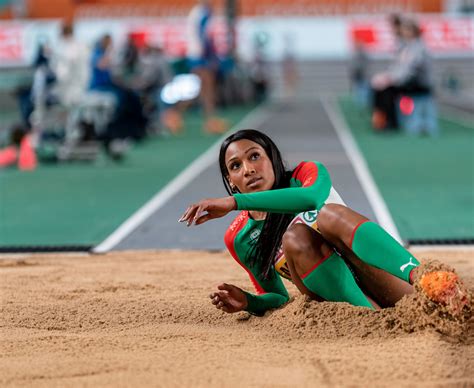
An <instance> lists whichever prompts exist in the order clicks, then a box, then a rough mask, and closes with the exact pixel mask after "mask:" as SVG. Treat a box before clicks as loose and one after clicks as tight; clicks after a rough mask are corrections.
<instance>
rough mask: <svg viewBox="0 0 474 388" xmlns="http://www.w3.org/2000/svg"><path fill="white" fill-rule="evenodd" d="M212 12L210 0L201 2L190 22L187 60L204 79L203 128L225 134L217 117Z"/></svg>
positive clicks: (215, 60)
mask: <svg viewBox="0 0 474 388" xmlns="http://www.w3.org/2000/svg"><path fill="white" fill-rule="evenodd" d="M211 18H212V9H211V5H210V3H209V1H208V0H199V1H198V4H196V5H195V6H194V7H193V8H192V9H191V12H190V13H189V16H188V20H187V40H188V42H187V43H188V47H187V57H188V64H189V68H190V69H191V71H192V72H194V73H195V74H197V75H198V76H199V78H200V79H201V101H202V107H203V110H204V116H205V124H204V128H205V130H206V131H208V132H223V131H224V130H226V128H227V124H226V123H225V122H224V121H223V120H221V119H218V118H217V117H215V108H216V90H215V89H216V72H217V66H218V61H217V55H216V52H215V47H214V42H213V40H212V37H211V33H210V22H211Z"/></svg>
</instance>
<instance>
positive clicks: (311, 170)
mask: <svg viewBox="0 0 474 388" xmlns="http://www.w3.org/2000/svg"><path fill="white" fill-rule="evenodd" d="M234 198H235V200H236V203H237V209H238V210H242V212H241V213H240V214H239V215H238V216H237V217H236V219H235V220H234V221H233V222H232V224H231V225H230V226H229V228H228V229H227V231H226V234H225V238H224V240H225V243H226V246H227V248H228V249H229V252H230V253H231V254H232V256H233V257H234V259H235V260H236V261H237V262H238V263H239V264H240V265H241V266H242V267H243V268H244V269H245V270H246V271H247V273H248V274H249V276H250V279H251V281H252V283H253V284H254V286H255V289H256V290H257V295H254V294H250V293H246V295H247V301H248V307H247V310H248V311H249V312H252V313H255V314H261V313H263V312H265V311H266V310H268V309H273V308H277V307H280V306H281V305H283V304H284V303H286V302H287V301H288V298H289V295H288V292H287V290H286V288H285V286H284V285H283V281H282V279H281V277H280V276H283V277H285V278H287V279H289V280H291V277H290V273H289V270H288V267H287V265H286V259H285V258H284V256H283V252H282V250H281V248H280V250H279V252H278V254H277V255H276V257H275V259H274V268H273V271H274V273H273V274H271V275H272V276H269V277H268V279H264V278H263V276H261V272H262V271H261V267H260V264H259V262H258V261H257V262H256V263H255V264H253V265H252V264H251V263H252V258H251V253H252V252H253V249H252V248H253V247H254V245H255V244H256V242H257V241H258V238H259V236H260V233H261V230H262V227H263V224H264V220H254V219H252V218H251V217H250V216H249V210H255V211H265V212H274V213H287V214H288V213H289V214H294V215H295V218H294V219H293V221H292V223H291V224H294V223H299V222H301V223H305V224H307V225H309V226H310V227H313V228H314V229H317V224H316V221H317V215H318V212H319V210H320V209H321V208H322V207H323V206H324V205H325V204H326V203H339V204H344V202H343V201H342V199H341V198H340V196H339V195H338V194H337V192H336V191H335V189H334V188H333V187H332V183H331V178H330V176H329V173H328V171H327V169H326V168H325V167H324V165H323V164H321V163H320V162H316V161H307V162H301V163H300V164H299V165H298V166H297V167H296V168H295V169H294V171H293V173H292V177H291V180H290V187H288V188H285V189H277V190H268V191H261V192H255V193H247V194H235V195H234ZM291 224H290V225H291ZM368 224H373V223H371V222H368ZM364 225H365V223H364V224H362V226H364ZM373 225H376V224H373ZM369 226H370V225H369ZM376 227H378V228H379V229H381V228H380V227H379V226H378V225H376ZM356 229H359V226H358V227H357V228H356ZM361 229H369V232H370V233H373V232H374V231H373V230H372V228H371V227H370V228H366V227H365V226H364V228H361ZM381 230H382V231H383V229H381ZM356 232H357V231H356V230H354V243H357V246H360V249H359V248H358V249H357V250H358V251H360V252H362V253H364V255H365V250H366V245H367V244H364V243H361V241H362V242H363V241H364V240H366V238H365V237H366V234H363V233H359V236H358V233H356ZM383 233H386V232H384V231H383ZM356 237H358V238H356ZM384 237H385V236H384ZM385 238H386V237H385ZM369 240H370V239H369ZM379 240H380V238H379ZM378 242H380V241H378V240H377V241H370V244H374V243H378ZM384 244H385V245H386V241H385V240H383V238H382V243H381V244H379V245H381V247H380V249H382V250H383V248H385V247H384ZM402 249H403V248H402ZM354 252H355V253H356V254H358V252H356V251H355V250H354ZM405 252H406V251H405ZM391 253H392V252H390V250H389V252H388V253H387V254H388V255H390V254H391ZM397 253H398V252H397ZM369 255H370V254H369ZM359 257H360V255H359ZM360 258H361V259H362V260H364V258H363V257H360ZM404 259H405V257H403V258H402V260H404ZM411 259H414V258H411ZM414 260H416V259H414ZM364 261H366V262H368V263H369V264H372V265H375V266H377V267H379V268H382V269H386V270H387V271H389V272H390V273H392V271H391V269H390V268H389V269H387V268H384V267H386V266H384V264H383V263H382V265H380V263H379V262H376V263H373V262H371V260H364ZM402 263H403V262H402ZM398 264H400V261H396V264H395V267H396V266H397V265H398ZM412 265H413V266H416V265H418V262H415V263H413V264H412ZM402 267H403V266H402ZM402 272H403V271H402ZM408 272H409V271H407V273H408ZM395 275H396V276H399V274H395ZM399 277H401V276H399ZM302 280H303V283H304V284H305V285H306V286H307V287H308V289H310V290H311V291H313V292H314V293H316V294H318V295H319V296H321V297H323V298H324V299H326V300H330V301H346V302H349V303H352V304H354V305H359V306H366V307H372V305H371V304H370V302H369V301H368V299H367V298H366V297H365V295H364V294H363V292H362V291H361V290H360V288H359V287H358V285H357V283H356V282H355V279H354V277H353V275H352V272H351V271H350V270H349V268H348V267H347V265H346V263H345V262H344V259H342V258H341V257H340V256H339V255H338V254H337V253H336V252H333V253H332V254H331V255H330V256H328V257H325V258H322V259H321V260H319V261H318V262H317V263H316V264H315V266H314V267H313V268H312V269H311V270H310V271H309V272H308V273H307V274H304V275H303V276H302ZM405 280H406V279H405Z"/></svg>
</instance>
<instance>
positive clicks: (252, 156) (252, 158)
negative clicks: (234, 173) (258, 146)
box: [250, 152, 260, 160]
mask: <svg viewBox="0 0 474 388" xmlns="http://www.w3.org/2000/svg"><path fill="white" fill-rule="evenodd" d="M259 158H260V154H259V153H258V152H254V153H253V154H252V155H250V160H258V159H259Z"/></svg>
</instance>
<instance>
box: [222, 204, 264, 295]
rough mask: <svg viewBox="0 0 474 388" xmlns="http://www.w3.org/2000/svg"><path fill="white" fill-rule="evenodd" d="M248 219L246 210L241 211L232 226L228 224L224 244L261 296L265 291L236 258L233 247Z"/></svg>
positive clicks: (237, 257)
mask: <svg viewBox="0 0 474 388" xmlns="http://www.w3.org/2000/svg"><path fill="white" fill-rule="evenodd" d="M248 218H249V212H248V211H247V210H244V211H242V212H241V213H240V214H239V215H238V216H237V218H236V219H235V220H234V221H233V222H232V224H230V226H229V228H228V229H227V231H226V232H225V235H224V242H225V245H226V246H227V249H228V250H229V252H230V254H231V255H232V257H233V258H234V259H235V261H236V262H237V263H239V264H240V266H241V267H242V268H243V269H244V270H245V271H246V272H247V273H248V275H249V277H250V281H251V282H252V284H253V286H254V287H255V289H256V290H257V294H258V295H261V294H265V293H266V292H265V290H264V289H263V288H262V286H261V285H260V284H259V283H258V282H257V279H255V277H254V276H253V273H252V272H250V270H249V269H248V268H247V267H246V266H245V265H244V264H243V263H242V262H241V261H240V259H239V256H237V253H236V252H235V246H234V241H235V238H236V237H237V235H238V234H239V232H240V231H241V230H242V229H243V227H244V226H245V225H246V224H247V220H248Z"/></svg>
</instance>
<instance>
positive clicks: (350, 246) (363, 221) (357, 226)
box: [349, 220, 369, 249]
mask: <svg viewBox="0 0 474 388" xmlns="http://www.w3.org/2000/svg"><path fill="white" fill-rule="evenodd" d="M366 222H369V220H362V221H361V222H359V223H358V224H357V225H356V227H355V228H354V230H353V231H352V235H351V240H350V241H349V248H350V249H352V243H353V242H354V236H355V232H356V230H357V229H359V226H361V225H362V224H365V223H366Z"/></svg>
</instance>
